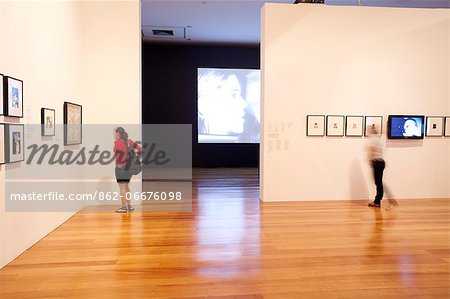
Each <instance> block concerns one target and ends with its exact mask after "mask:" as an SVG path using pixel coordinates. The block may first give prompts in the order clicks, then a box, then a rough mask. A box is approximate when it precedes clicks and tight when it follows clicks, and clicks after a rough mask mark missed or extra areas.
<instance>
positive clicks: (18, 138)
mask: <svg viewBox="0 0 450 299" xmlns="http://www.w3.org/2000/svg"><path fill="white" fill-rule="evenodd" d="M5 126H6V130H5V140H6V142H5V149H6V150H5V151H6V155H5V161H6V163H14V162H20V161H23V160H24V159H25V152H24V151H25V145H24V143H25V140H24V136H25V135H24V126H23V125H20V124H5Z"/></svg>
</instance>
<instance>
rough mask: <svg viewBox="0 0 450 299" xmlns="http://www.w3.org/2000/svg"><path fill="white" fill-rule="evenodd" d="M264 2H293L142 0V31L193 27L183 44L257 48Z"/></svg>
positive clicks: (189, 28) (286, 0)
mask: <svg viewBox="0 0 450 299" xmlns="http://www.w3.org/2000/svg"><path fill="white" fill-rule="evenodd" d="M265 2H276V3H293V2H294V0H270V1H264V0H241V1H237V0H227V1H225V0H203V1H201V0H177V1H175V0H166V1H156V0H142V6H141V11H142V12H141V14H142V27H143V29H145V27H147V26H148V27H158V28H160V27H163V28H164V27H188V26H192V27H188V28H186V38H188V39H190V41H186V40H183V41H184V42H200V43H205V42H207V43H236V44H258V43H259V30H260V10H261V7H262V5H263V4H264V3H265ZM160 40H165V41H166V40H170V38H169V39H167V38H165V39H164V38H162V39H160ZM174 40H177V39H174ZM178 41H179V40H178Z"/></svg>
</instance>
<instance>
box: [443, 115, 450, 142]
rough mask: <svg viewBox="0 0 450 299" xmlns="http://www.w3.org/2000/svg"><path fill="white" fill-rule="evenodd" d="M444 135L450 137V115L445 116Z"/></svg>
mask: <svg viewBox="0 0 450 299" xmlns="http://www.w3.org/2000/svg"><path fill="white" fill-rule="evenodd" d="M444 136H445V137H450V116H447V117H445V130H444Z"/></svg>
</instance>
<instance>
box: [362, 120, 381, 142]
mask: <svg viewBox="0 0 450 299" xmlns="http://www.w3.org/2000/svg"><path fill="white" fill-rule="evenodd" d="M382 134H383V117H382V116H366V124H365V130H364V136H377V137H380V136H381V135H382Z"/></svg>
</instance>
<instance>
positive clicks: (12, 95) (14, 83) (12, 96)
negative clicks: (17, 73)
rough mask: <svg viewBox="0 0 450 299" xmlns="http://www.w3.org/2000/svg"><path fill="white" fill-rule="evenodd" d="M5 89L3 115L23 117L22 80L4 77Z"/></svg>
mask: <svg viewBox="0 0 450 299" xmlns="http://www.w3.org/2000/svg"><path fill="white" fill-rule="evenodd" d="M3 88H4V89H5V99H4V100H5V101H4V115H5V116H11V117H23V82H22V80H19V79H15V78H12V77H8V76H6V77H4V80H3Z"/></svg>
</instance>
